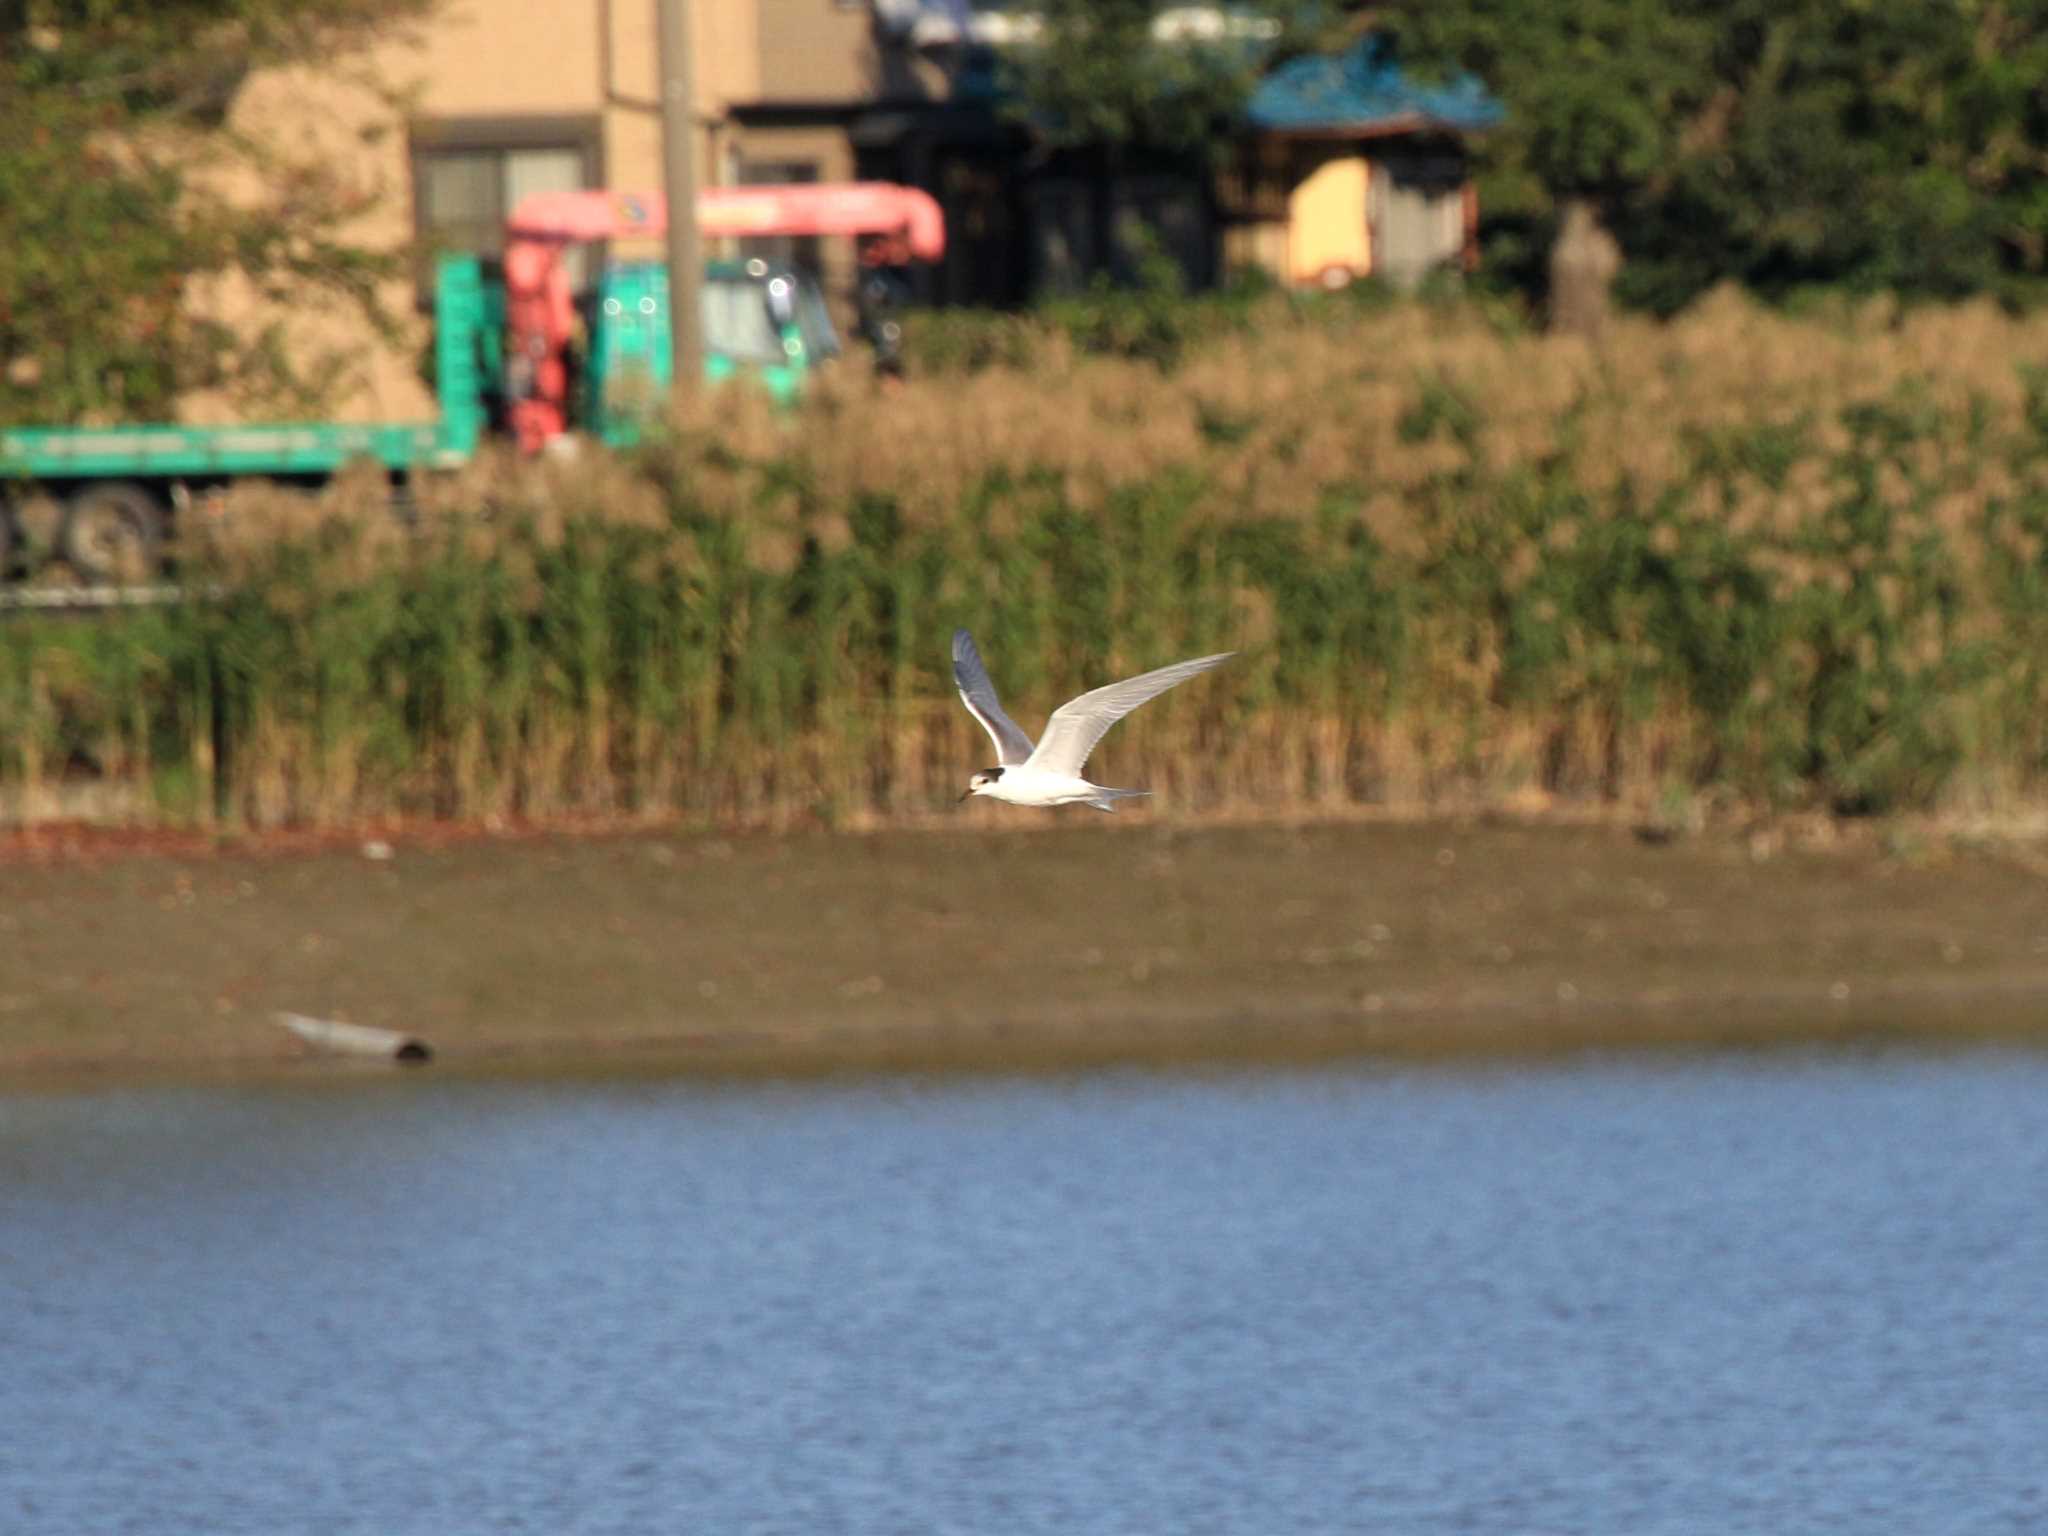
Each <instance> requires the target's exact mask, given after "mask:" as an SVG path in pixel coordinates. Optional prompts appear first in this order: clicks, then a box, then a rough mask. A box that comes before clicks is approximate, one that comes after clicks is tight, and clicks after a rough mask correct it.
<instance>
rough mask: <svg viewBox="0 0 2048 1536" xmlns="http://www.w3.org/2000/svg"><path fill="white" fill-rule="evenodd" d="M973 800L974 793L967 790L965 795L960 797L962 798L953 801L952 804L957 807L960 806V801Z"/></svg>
mask: <svg viewBox="0 0 2048 1536" xmlns="http://www.w3.org/2000/svg"><path fill="white" fill-rule="evenodd" d="M973 798H974V791H973V790H971V789H970V790H968V791H967V793H966V794H964V795H962V796H961V797H960V799H959V800H955V801H954V802H953V803H954V804H955V805H958V804H960V801H961V800H972V799H973Z"/></svg>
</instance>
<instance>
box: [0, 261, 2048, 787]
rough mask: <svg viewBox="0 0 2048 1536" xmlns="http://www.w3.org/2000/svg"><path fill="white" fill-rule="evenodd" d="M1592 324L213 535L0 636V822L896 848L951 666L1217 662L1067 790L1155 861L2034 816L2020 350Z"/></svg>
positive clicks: (915, 420)
mask: <svg viewBox="0 0 2048 1536" xmlns="http://www.w3.org/2000/svg"><path fill="white" fill-rule="evenodd" d="M1017 324H1020V325H1021V322H1020V323H1017ZM1627 325H1628V326H1632V327H1635V329H1632V330H1629V329H1625V330H1624V331H1623V332H1622V333H1621V334H1620V335H1619V337H1618V338H1617V343H1618V344H1617V345H1616V346H1615V347H1614V349H1613V350H1612V351H1610V352H1607V353H1600V352H1595V351H1592V350H1590V349H1587V348H1586V347H1584V346H1583V345H1582V344H1580V343H1578V342H1576V341H1571V340H1568V339H1563V338H1554V337H1541V336H1533V335H1528V334H1525V333H1521V332H1518V331H1516V330H1515V329H1514V328H1512V327H1506V326H1502V325H1500V324H1498V323H1496V322H1494V321H1493V320H1491V319H1490V318H1489V317H1488V316H1487V315H1485V314H1484V313H1482V312H1480V311H1477V310H1471V309H1455V308H1453V309H1429V308H1425V307H1421V306H1396V307H1391V308H1384V309H1373V308H1370V307H1360V308H1356V309H1354V310H1352V311H1350V312H1348V313H1340V312H1339V311H1337V310H1335V309H1328V308H1324V309H1318V310H1317V311H1316V312H1315V313H1314V316H1313V318H1312V320H1311V321H1309V322H1302V321H1297V320H1292V319H1290V318H1289V311H1288V309H1287V306H1286V303H1285V301H1284V300H1280V299H1268V300H1265V301H1259V302H1258V303H1253V304H1251V306H1250V307H1249V308H1248V309H1247V311H1246V312H1245V315H1244V316H1243V317H1242V323H1241V324H1240V323H1232V324H1221V323H1219V324H1218V325H1217V326H1216V327H1215V328H1214V329H1213V330H1210V331H1206V332H1203V333H1202V334H1200V335H1198V336H1196V337H1195V338H1194V339H1193V340H1191V341H1190V343H1189V345H1188V346H1187V347H1186V349H1185V350H1184V352H1183V353H1182V355H1181V356H1180V359H1179V361H1178V362H1177V363H1176V364H1174V365H1172V366H1170V367H1164V366H1162V365H1161V364H1160V363H1158V362H1156V361H1152V360H1132V359H1130V358H1128V357H1124V356H1120V355H1115V351H1116V349H1113V348H1112V349H1110V355H1091V354H1088V353H1085V352H1081V351H1079V350H1078V349H1077V348H1076V346H1075V343H1074V340H1073V337H1072V336H1071V335H1070V334H1069V333H1068V332H1066V331H1063V330H1058V329H1053V328H1050V327H1044V326H1040V327H1036V328H1033V327H1028V326H1026V327H1023V328H1022V329H1020V330H1019V331H1017V332H1016V333H1015V340H1016V344H1017V345H1018V346H1019V347H1020V348H1022V349H1023V350H1024V351H1025V352H1026V353H1027V354H1028V355H1029V357H1030V359H1031V364H1030V368H1029V370H1028V371H1024V370H1019V369H1015V368H1011V367H1008V366H1005V365H1003V364H1002V363H1000V362H991V361H988V360H986V359H984V360H982V362H981V363H980V364H979V365H978V366H977V367H976V368H975V369H974V370H972V371H970V370H969V368H968V365H967V364H966V363H965V362H963V363H962V364H961V367H960V370H959V371H956V372H953V373H950V374H946V375H942V376H937V377H932V378H928V379H923V380H913V381H912V382H911V383H910V384H909V385H907V386H906V387H905V388H903V389H902V390H900V391H898V392H895V393H892V394H889V395H887V396H877V395H875V394H872V393H870V392H869V386H868V385H867V384H866V383H864V382H863V381H861V380H859V379H857V378H855V377H852V376H848V377H846V378H843V379H842V380H841V381H840V382H839V383H838V384H837V385H834V386H828V387H825V388H821V389H820V390H819V391H818V392H817V395H816V398H815V399H813V400H812V401H810V402H809V403H808V404H807V405H806V406H805V407H804V409H803V410H802V412H801V413H799V414H797V415H796V416H794V417H791V416H788V415H777V414H776V413H774V412H772V411H770V410H769V409H768V408H767V407H766V406H765V405H762V404H760V403H759V402H750V401H748V400H747V399H746V398H744V397H737V396H733V397H722V396H715V395H714V396H712V397H710V398H708V399H707V400H705V401H703V402H700V404H699V406H698V409H699V411H700V412H702V413H703V414H702V415H701V416H700V417H699V418H698V419H696V420H693V421H688V422H685V423H683V424H682V425H681V427H680V429H679V432H678V434H677V435H676V436H675V437H674V438H673V440H671V441H670V442H669V443H668V444H667V445H666V446H664V447H661V448H659V449H656V450H653V451H651V452H650V453H649V455H648V456H646V457H645V458H643V459H642V460H640V461H638V462H636V463H633V464H612V463H608V462H599V463H595V464H593V463H584V464H579V465H575V466H551V467H536V466H527V465H515V464H509V463H507V464H494V465H485V466H481V467H479V469H478V470H477V471H476V472H474V473H472V474H471V475H470V476H468V477H467V478H465V479H463V480H460V481H457V482H453V483H449V484H446V485H443V486H440V487H438V488H436V489H435V490H434V492H433V494H432V495H431V496H429V497H427V498H426V499H425V501H424V502H423V504H422V507H421V515H420V521H419V524H418V526H417V528H416V529H413V530H410V531H408V530H407V529H405V528H403V527H401V526H400V525H399V524H398V523H397V522H396V521H395V520H393V519H392V518H391V517H390V515H389V514H388V513H386V512H385V511H383V510H382V509H381V508H379V507H375V506H364V505H356V506H352V505H351V504H350V496H351V494H353V493H352V492H350V491H348V490H347V489H346V488H344V490H343V491H341V492H337V493H333V494H330V496H329V497H328V498H327V499H326V500H324V501H321V502H313V501H310V500H306V499H302V498H297V497H293V496H290V495H287V494H285V493H282V492H267V491H260V490H246V491H242V492H237V493H236V494H235V495H234V496H233V497H231V499H230V503H229V506H228V508H227V510H226V513H225V515H224V516H223V517H221V518H220V519H218V520H217V521H206V522H197V521H195V523H194V524H193V526H191V527H189V528H188V529H187V530H186V539H185V543H184V547H183V549H182V551H181V559H182V560H183V562H184V571H185V574H186V575H187V576H188V577H190V578H193V579H194V580H196V581H199V582H202V583H211V584H217V587H218V593H219V595H218V596H217V597H216V598H214V599H211V600H207V601H198V602H193V603H191V604H189V605H187V606H184V607H179V608H173V609H165V610H158V611H139V612H127V613H120V614H115V615H110V616H107V617H105V618H104V619H99V620H94V621H89V622H87V621H80V620H75V619H64V618H54V617H49V618H42V617H31V616H27V615H20V614H17V615H14V616H12V617H10V618H8V619H7V620H6V621H5V623H4V626H0V814H5V815H7V816H8V817H9V818H10V819H16V820H20V819H35V818H40V817H48V816H51V815H56V814H61V813H62V812H63V810H64V809H65V807H66V806H67V805H70V804H74V803H76V796H75V795H73V794H72V793H71V792H72V791H75V790H78V789H79V788H81V787H86V788H91V789H92V790H93V792H94V793H96V794H98V795H99V797H100V798H99V800H98V801H97V802H96V803H97V804H98V805H99V806H100V808H101V809H102V810H103V812H105V813H108V814H113V815H126V816H128V817H131V818H133V819H136V820H139V821H143V822H150V823H157V822H171V823H181V822H182V823H198V824H204V823H211V822H225V823H229V824H256V825H275V824H283V823H313V824H334V823H342V822H348V821H352V820H356V819H360V818H364V817H372V816H381V815H387V814H407V815H419V816H438V817H461V818H486V817H493V816H518V815H525V816H538V817H551V816H562V815H580V814H602V815H645V816H649V817H667V816H672V815H680V816H682V817H685V818H693V819H704V820H710V821H719V822H732V823H740V824H786V823H791V822H798V821H806V820H814V819H815V820H823V821H826V822H829V823H833V824H850V823H865V822H871V821H874V820H878V819H887V818H890V817H899V816H903V815H914V814H918V813H921V812H924V811H926V810H929V809H935V808H938V807H940V806H941V805H943V804H944V803H945V802H946V801H947V800H948V799H949V798H950V797H951V795H952V794H953V793H955V792H957V786H958V784H959V783H960V781H961V779H962V776H963V774H964V773H965V772H966V771H968V770H970V769H971V768H973V767H976V766H979V765H980V764H981V763H982V761H983V759H984V757H985V755H986V751H987V747H986V743H985V741H983V739H982V738H981V737H980V735H979V733H978V732H977V731H976V729H975V727H974V725H973V723H972V722H971V721H970V720H969V719H968V717H967V716H966V714H965V712H964V711H962V710H961V709H960V708H959V706H958V703H957V701H956V700H955V699H954V697H953V693H952V688H951V683H950V678H949V677H948V675H947V661H946V657H947V643H946V639H947V634H948V632H949V631H950V629H951V628H952V626H953V625H955V624H956V623H966V624H970V625H972V626H973V627H974V628H975V629H976V631H977V633H978V634H979V636H980V638H981V640H982V642H983V646H984V649H985V650H986V652H987V654H988V655H989V657H990V659H991V662H992V665H993V666H994V668H995V670H996V672H997V675H998V678H999V680H1000V682H1001V684H1002V686H1003V687H1004V689H1005V691H1006V693H1007V695H1008V697H1009V698H1010V699H1011V700H1012V701H1013V702H1014V704H1015V707H1016V711H1017V713H1018V715H1019V717H1020V718H1021V719H1024V720H1026V721H1030V722H1032V723H1035V722H1036V720H1037V719H1039V718H1042V714H1041V712H1042V711H1043V710H1044V709H1046V708H1047V707H1049V706H1050V705H1051V704H1053V703H1056V702H1058V701H1059V700H1061V699H1063V698H1065V697H1067V696H1068V695H1069V694H1071V693H1072V692H1075V691H1078V690H1079V689H1080V688H1082V687H1084V686H1087V685H1089V684H1092V683H1095V682H1099V681H1101V680H1102V679H1103V678H1105V677H1112V676H1116V675H1121V674H1122V673H1125V672H1129V671H1134V670H1137V669H1138V668H1140V667H1143V666H1148V665H1153V664H1156V663H1159V662H1163V661H1166V660H1169V659H1172V658H1174V657H1177V656H1182V655H1189V654H1196V653H1200V652H1205V651H1211V650H1218V649H1225V648H1230V647H1237V648H1241V649H1242V650H1243V651H1244V652H1245V654H1244V657H1243V659H1242V660H1241V662H1240V663H1238V664H1237V665H1235V666H1234V667H1232V668H1229V669H1226V670H1225V671H1223V672H1221V673H1218V674H1217V675H1216V676H1215V677H1214V678H1213V679H1205V681H1204V684H1203V686H1202V687H1200V688H1189V689H1183V690H1180V691H1178V692H1176V693H1175V694H1174V695H1172V696H1170V697H1169V698H1167V699H1165V700H1162V701H1161V702H1160V703H1159V705H1157V706H1155V707H1154V708H1151V709H1148V710H1146V711H1144V712H1143V713H1142V714H1141V715H1139V716H1137V717H1134V718H1133V719H1132V720H1131V721H1129V722H1127V723H1126V725H1124V726H1123V727H1120V728H1119V731H1118V734H1117V735H1116V736H1115V737H1113V738H1112V739H1111V740H1110V741H1109V742H1107V743H1106V744H1105V748H1104V751H1105V753H1106V754H1107V757H1108V759H1109V762H1110V763H1111V766H1110V767H1109V768H1107V769H1106V770H1105V772H1106V773H1108V774H1109V775H1110V776H1111V777H1113V778H1118V779H1121V780H1124V781H1127V782H1137V783H1147V784H1150V785H1152V786H1153V787H1155V788H1156V789H1158V790H1159V791H1161V804H1162V805H1163V806H1164V807H1166V808H1168V809H1169V810H1177V811H1192V810H1199V809H1204V808H1218V807H1223V808H1234V809H1242V810H1245V811H1272V812H1293V811H1300V810H1330V809H1336V808H1342V807H1345V806H1350V805H1358V804H1372V805H1381V806H1389V807H1394V808H1400V809H1422V808H1425V807H1437V808H1442V807H1446V806H1457V805H1463V806H1474V805H1486V804H1497V803H1503V802H1512V803H1517V804H1525V803H1538V802H1544V801H1550V800H1555V799H1560V798H1561V799H1564V800H1568V801H1571V802H1574V803H1578V804H1582V805H1587V806H1608V807H1614V808H1620V809H1622V810H1625V811H1627V812H1628V813H1629V814H1639V815H1652V814H1655V815H1670V814H1672V813H1673V812H1674V811H1676V810H1680V809H1683V810H1686V811H1687V812H1688V813H1690V812H1692V811H1696V810H1698V809H1700V808H1703V807H1704V806H1706V805H1708V804H1709V803H1712V802H1719V803H1724V804H1734V805H1740V806H1744V807H1752V808H1782V807H1796V808H1813V809H1821V810H1826V811H1830V812H1834V813H1839V814H1869V813H1886V812H1893V811H1936V812H1944V811H1945V812H1968V813H2001V814H2011V813H2017V812H2021V811H2025V810H2032V809H2038V808H2039V806H2040V804H2041V801H2042V799H2043V795H2044V791H2048V725H2044V723H2043V722H2044V721H2048V620H2044V618H2043V615H2044V614H2048V378H2044V377H2043V376H2041V375H2038V374H2030V373H2024V372H2016V371H2015V370H2014V369H2013V368H2012V366H2011V365H2010V363H2009V362H2008V361H2007V359H2009V358H2011V357H2013V356H2015V355H2027V354H2028V353H2029V352H2032V353H2035V354H2038V353H2039V351H2040V347H2041V343H2042V341H2043V340H2044V339H2048V338H2044V335H2043V327H2042V325H2040V324H2039V323H2036V322H2031V321H2016V320H2008V319H2005V318H2002V317H2000V316H1999V315H1997V314H1996V313H1995V312H1994V311H1991V310H1989V309H1987V308H1982V307H1979V308H1963V309H1955V310H1939V311H1936V310H1927V311H1916V312H1913V313H1912V314H1909V315H1906V316H1898V315H1894V314H1889V313H1887V314H1881V315H1859V314H1855V313H1849V312H1844V313H1842V314H1840V315H1837V316H1835V317H1833V318H1832V319H1830V320H1829V321H1828V322H1826V323H1821V322H1817V321H1809V322H1793V321H1789V320H1785V319H1783V318H1780V317H1773V316H1770V315H1768V314H1765V313H1762V312H1759V311H1757V310H1755V309H1753V308H1751V307H1749V306H1747V305H1745V304H1744V303H1742V302H1741V301H1739V300H1736V299H1734V298H1732V297H1728V298H1721V299H1717V300H1716V301H1714V302H1713V303H1712V304H1710V305H1708V306H1705V307H1704V308H1703V309H1701V310H1700V311H1699V312H1698V313H1697V314H1695V315H1691V316H1688V317H1686V318H1685V319H1682V320H1681V321H1679V322H1678V323H1677V324H1675V325H1670V326H1659V325H1653V324H1651V323H1650V322H1645V321H1631V322H1627ZM67 781H68V787H67ZM60 790H61V791H62V792H60ZM67 796H69V798H67Z"/></svg>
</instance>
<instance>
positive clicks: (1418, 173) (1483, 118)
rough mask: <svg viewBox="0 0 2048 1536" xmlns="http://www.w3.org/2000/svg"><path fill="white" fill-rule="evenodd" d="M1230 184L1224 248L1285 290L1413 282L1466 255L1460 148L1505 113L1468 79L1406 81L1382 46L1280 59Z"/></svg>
mask: <svg viewBox="0 0 2048 1536" xmlns="http://www.w3.org/2000/svg"><path fill="white" fill-rule="evenodd" d="M1245 115H1246V119H1247V126H1248V137H1247V142H1246V144H1245V147H1244V151H1243V153H1242V155H1241V157H1240V160H1239V163H1238V165H1237V167H1236V169H1235V170H1234V172H1233V173H1232V174H1231V175H1230V176H1229V177H1227V178H1226V182H1225V186H1224V189H1223V193H1224V195H1223V199H1222V202H1223V212H1224V217H1225V220H1226V230H1225V236H1224V254H1225V259H1226V261H1227V262H1228V263H1229V264H1230V265H1232V266H1259V267H1263V268H1265V269H1266V270H1267V271H1269V272H1271V273H1272V274H1273V275H1274V276H1275V277H1277V278H1279V279H1280V280H1281V281H1282V282H1285V283H1288V284H1291V285H1320V286H1324V287H1342V286H1344V285H1345V284H1347V283H1350V282H1352V281H1354V280H1356V279H1358V278H1362V277H1369V276H1377V277H1381V278H1383V279H1385V280H1386V281H1388V282H1391V283H1393V284H1395V285H1397V286H1400V287H1404V288H1407V287H1413V286H1414V285H1416V284H1417V283H1419V282H1421V281H1422V280H1423V278H1424V277H1426V276H1427V275H1428V274H1429V273H1430V272H1432V271H1435V270H1437V269H1439V268H1442V267H1447V266H1448V267H1454V268H1468V267H1469V266H1470V265H1471V264H1472V262H1473V260H1474V258H1475V255H1476V241H1477V232H1478V222H1479V199H1478V194H1477V192H1476V190H1475V188H1474V186H1473V183H1472V178H1471V175H1470V170H1469V164H1468V158H1469V157H1468V154H1467V145H1468V142H1469V140H1470V138H1471V137H1472V136H1473V135H1476V134H1480V133H1483V132H1485V131H1486V130H1487V129H1488V128H1491V127H1492V126H1494V125H1495V124H1496V123H1498V122H1499V121H1500V119H1501V108H1500V105H1499V103H1498V102H1496V101H1494V100H1493V98H1492V97H1491V96H1489V95H1488V94H1487V93H1486V90H1485V88H1484V87H1483V86H1481V85H1480V83H1479V82H1478V81H1477V80H1474V79H1471V78H1470V77H1461V78H1458V79H1454V80H1452V81H1449V82H1447V83H1445V84H1442V85H1422V84H1418V83H1416V82H1415V81H1413V80H1411V79H1410V78H1409V77H1408V76H1407V75H1406V74H1405V73H1404V72H1403V70H1402V69H1401V66H1400V64H1399V63H1398V61H1396V59H1395V58H1394V56H1393V51H1392V49H1391V47H1390V46H1389V45H1388V44H1387V43H1386V41H1385V40H1384V39H1381V38H1377V37H1372V38H1366V39H1364V40H1363V41H1361V42H1359V43H1358V44H1356V45H1355V46H1353V47H1352V48H1350V49H1349V50H1347V51H1346V52H1343V53H1339V54H1324V55H1311V56H1306V57H1303V58H1298V59H1294V60H1292V61H1290V62H1289V63H1286V64H1283V65H1282V66H1280V67H1279V68H1278V69H1276V70H1274V71H1273V72H1272V73H1271V74H1270V75H1268V76H1267V77H1266V78H1265V79H1264V80H1263V81H1261V82H1260V84H1259V86H1258V89H1257V90H1256V91H1254V92H1253V94H1252V98H1251V101H1250V103H1249V104H1248V106H1247V108H1246V114H1245Z"/></svg>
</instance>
